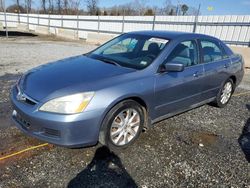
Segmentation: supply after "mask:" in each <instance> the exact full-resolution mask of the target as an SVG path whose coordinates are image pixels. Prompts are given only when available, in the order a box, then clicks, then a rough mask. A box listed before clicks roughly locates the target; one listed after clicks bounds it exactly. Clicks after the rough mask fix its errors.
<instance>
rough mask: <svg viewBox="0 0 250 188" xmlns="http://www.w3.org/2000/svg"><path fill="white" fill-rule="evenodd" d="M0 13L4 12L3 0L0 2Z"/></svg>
mask: <svg viewBox="0 0 250 188" xmlns="http://www.w3.org/2000/svg"><path fill="white" fill-rule="evenodd" d="M0 11H1V12H3V11H4V7H3V0H0Z"/></svg>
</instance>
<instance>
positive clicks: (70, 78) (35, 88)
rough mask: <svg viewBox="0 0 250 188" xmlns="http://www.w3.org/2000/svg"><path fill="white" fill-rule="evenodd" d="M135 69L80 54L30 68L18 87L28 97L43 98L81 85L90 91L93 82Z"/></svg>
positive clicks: (70, 90) (83, 88)
mask: <svg viewBox="0 0 250 188" xmlns="http://www.w3.org/2000/svg"><path fill="white" fill-rule="evenodd" d="M133 71H134V70H133V69H128V68H125V67H119V66H116V65H112V64H108V63H104V62H102V61H99V60H95V59H91V58H88V57H86V56H84V55H81V56H76V57H71V58H67V59H64V60H60V61H57V62H54V63H48V64H45V65H42V66H39V67H37V68H34V69H32V70H30V71H28V72H27V73H26V74H25V75H24V76H23V78H22V79H21V80H20V86H19V87H20V88H21V90H22V91H23V92H24V93H25V94H26V95H28V96H29V97H31V98H33V99H35V100H37V101H41V100H42V99H44V98H46V97H47V96H49V95H51V94H52V93H55V92H57V91H60V90H64V92H65V89H66V90H67V88H69V91H68V92H69V93H70V92H74V91H72V88H73V90H74V86H79V85H81V90H82V91H90V90H91V83H92V84H93V83H95V82H98V83H99V82H101V81H103V80H105V79H107V78H111V77H114V76H117V75H121V74H126V73H130V72H133ZM78 89H79V88H78ZM65 94H67V92H66V93H65ZM62 95H63V94H62Z"/></svg>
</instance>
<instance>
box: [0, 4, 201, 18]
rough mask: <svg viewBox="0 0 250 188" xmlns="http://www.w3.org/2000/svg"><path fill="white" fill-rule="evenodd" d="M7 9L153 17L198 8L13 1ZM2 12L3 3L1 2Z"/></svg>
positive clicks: (163, 5)
mask: <svg viewBox="0 0 250 188" xmlns="http://www.w3.org/2000/svg"><path fill="white" fill-rule="evenodd" d="M12 2H13V3H12V4H11V5H10V6H8V7H7V8H6V11H7V12H13V13H18V12H19V13H27V12H28V13H39V14H61V15H64V14H65V15H76V14H79V15H104V16H106V15H110V16H120V15H125V16H142V15H146V16H152V15H196V14H197V13H198V10H197V8H196V7H192V6H189V5H187V4H176V5H174V4H173V3H172V1H171V0H165V2H164V3H163V4H162V5H161V6H149V5H147V0H131V2H129V3H124V4H120V5H115V6H110V7H101V6H100V5H99V0H38V1H34V0H12ZM0 11H3V3H2V0H0Z"/></svg>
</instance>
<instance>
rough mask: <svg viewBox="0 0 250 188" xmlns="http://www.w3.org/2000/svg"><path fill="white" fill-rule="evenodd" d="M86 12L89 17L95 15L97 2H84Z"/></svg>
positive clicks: (93, 0) (88, 0) (95, 0)
mask: <svg viewBox="0 0 250 188" xmlns="http://www.w3.org/2000/svg"><path fill="white" fill-rule="evenodd" d="M85 2H86V5H87V10H88V13H89V14H90V15H96V13H97V12H98V0H85Z"/></svg>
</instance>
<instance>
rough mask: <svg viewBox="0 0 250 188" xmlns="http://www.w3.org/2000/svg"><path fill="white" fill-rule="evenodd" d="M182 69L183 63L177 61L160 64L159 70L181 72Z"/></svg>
mask: <svg viewBox="0 0 250 188" xmlns="http://www.w3.org/2000/svg"><path fill="white" fill-rule="evenodd" d="M183 70H184V65H183V64H182V63H179V62H169V63H166V64H164V65H161V67H160V68H159V72H182V71H183Z"/></svg>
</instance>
